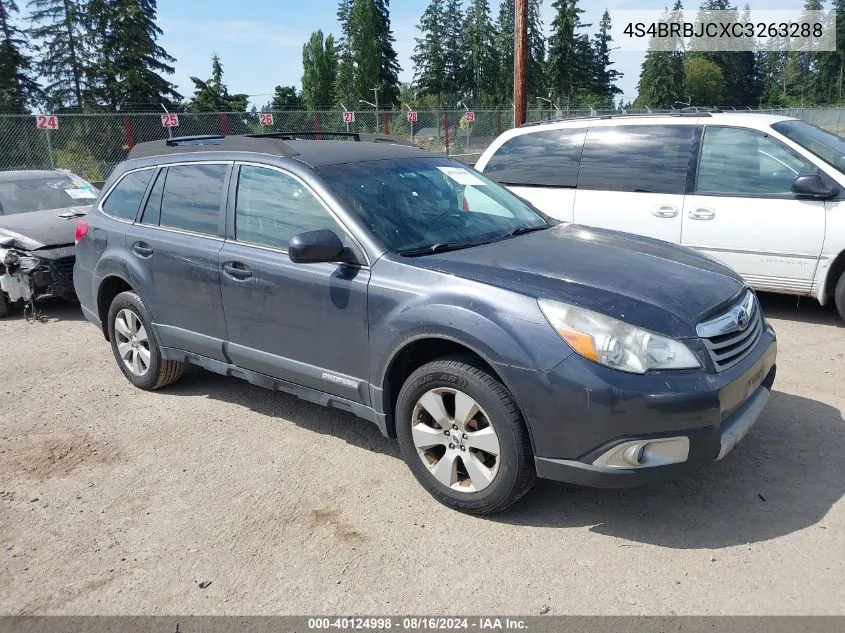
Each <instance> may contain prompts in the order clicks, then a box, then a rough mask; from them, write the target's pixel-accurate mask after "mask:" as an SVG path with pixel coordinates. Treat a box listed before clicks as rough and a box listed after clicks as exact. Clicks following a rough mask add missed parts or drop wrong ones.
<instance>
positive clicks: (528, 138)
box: [484, 128, 586, 187]
mask: <svg viewBox="0 0 845 633" xmlns="http://www.w3.org/2000/svg"><path fill="white" fill-rule="evenodd" d="M585 134H586V128H575V129H565V130H543V131H542V132H531V133H529V134H521V135H519V136H515V137H514V138H512V139H510V140H509V141H507V142H505V143H504V144H503V145H502V146H501V147H500V148H499V149H498V150H497V151H496V153H495V154H494V155H493V156H492V157H491V158H490V160H489V161H488V163H487V166H486V167H485V168H484V174H485V175H486V176H487V177H488V178H492V179H493V180H495V181H496V182H500V183H504V184H508V185H537V186H546V187H574V186H575V184H576V181H577V180H578V162H579V161H580V160H581V148H582V147H583V145H584V136H585Z"/></svg>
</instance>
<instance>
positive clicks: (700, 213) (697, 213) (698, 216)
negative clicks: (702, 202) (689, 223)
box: [687, 209, 716, 220]
mask: <svg viewBox="0 0 845 633" xmlns="http://www.w3.org/2000/svg"><path fill="white" fill-rule="evenodd" d="M687 217H689V218H690V219H691V220H712V219H713V218H715V217H716V212H715V211H713V209H695V210H694V211H690V212H689V213H688V214H687Z"/></svg>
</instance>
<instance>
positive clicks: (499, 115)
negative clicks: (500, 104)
mask: <svg viewBox="0 0 845 633" xmlns="http://www.w3.org/2000/svg"><path fill="white" fill-rule="evenodd" d="M501 133H502V111H501V110H496V136H499V135H500V134H501Z"/></svg>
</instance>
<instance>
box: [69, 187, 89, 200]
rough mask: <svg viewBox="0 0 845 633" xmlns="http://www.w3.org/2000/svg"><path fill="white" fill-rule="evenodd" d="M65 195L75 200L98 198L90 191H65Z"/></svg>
mask: <svg viewBox="0 0 845 633" xmlns="http://www.w3.org/2000/svg"><path fill="white" fill-rule="evenodd" d="M65 193H66V194H67V195H69V196H70V197H71V198H73V199H74V200H93V199H94V198H96V197H97V196H96V195H94V192H93V191H91V190H90V189H65Z"/></svg>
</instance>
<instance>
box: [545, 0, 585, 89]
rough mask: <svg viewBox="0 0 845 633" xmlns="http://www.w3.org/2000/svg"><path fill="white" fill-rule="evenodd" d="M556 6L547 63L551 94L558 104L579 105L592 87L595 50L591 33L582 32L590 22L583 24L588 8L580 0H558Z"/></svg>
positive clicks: (554, 4)
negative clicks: (582, 7) (588, 35)
mask: <svg viewBox="0 0 845 633" xmlns="http://www.w3.org/2000/svg"><path fill="white" fill-rule="evenodd" d="M552 8H553V9H554V10H555V17H554V20H552V35H551V37H550V38H549V59H548V61H547V62H546V68H547V71H546V74H547V79H548V82H549V88H550V95H551V96H552V99H553V100H554V101H556V102H558V103H566V104H567V105H568V106H577V105H580V104H581V101H582V100H583V98H584V97H585V96H587V95H588V94H589V90H590V88H591V87H592V86H591V84H592V79H591V71H592V69H593V66H594V64H593V58H592V57H593V56H592V49H591V48H590V41H589V38H588V37H587V35H585V34H584V33H581V32H580V31H581V29H583V28H584V27H586V26H589V25H586V24H582V23H581V14H582V13H584V11H583V10H582V9H580V8H579V7H578V0H555V2H553V3H552Z"/></svg>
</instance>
